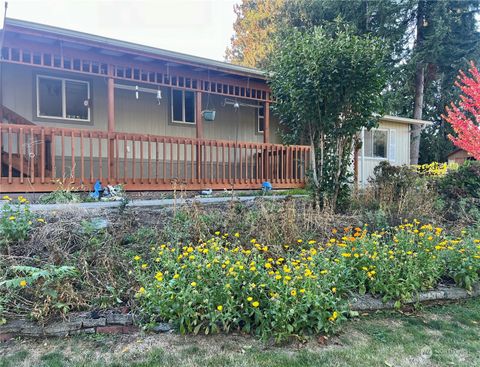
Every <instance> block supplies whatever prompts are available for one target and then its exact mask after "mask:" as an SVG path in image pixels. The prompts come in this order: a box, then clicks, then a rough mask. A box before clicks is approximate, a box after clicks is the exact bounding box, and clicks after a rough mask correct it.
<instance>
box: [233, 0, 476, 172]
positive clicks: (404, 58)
mask: <svg viewBox="0 0 480 367" xmlns="http://www.w3.org/2000/svg"><path fill="white" fill-rule="evenodd" d="M245 3H248V4H250V7H245V8H244V9H243V12H240V14H243V15H242V16H240V15H239V16H238V17H237V22H236V23H235V26H236V28H235V29H236V34H235V36H234V37H233V38H232V40H235V41H236V43H234V42H233V41H232V46H231V48H230V52H232V53H237V52H238V53H240V54H243V50H247V51H246V52H245V53H246V54H248V55H249V56H248V57H245V60H242V59H241V58H239V59H237V60H236V61H235V60H234V61H235V62H238V63H243V64H244V65H247V66H256V67H263V66H264V65H265V60H266V59H267V58H268V50H273V37H272V34H273V35H275V34H277V33H279V32H282V31H283V30H284V29H290V27H295V28H298V29H302V30H308V29H312V28H313V27H315V26H322V27H324V28H325V29H328V27H331V26H332V24H333V27H335V25H334V23H335V20H337V19H339V18H340V19H342V22H343V23H345V24H348V25H349V26H350V27H351V29H352V31H353V32H354V33H355V34H357V35H364V34H367V35H371V36H375V37H379V38H381V39H382V40H383V42H384V43H385V47H386V48H387V50H388V55H387V58H386V60H385V61H386V64H387V66H388V67H389V68H390V73H389V75H388V83H387V85H388V86H387V90H386V93H385V94H384V98H385V111H386V112H387V113H389V114H392V115H401V116H408V117H415V118H419V119H425V120H430V121H433V122H434V126H432V127H429V128H428V129H426V130H423V131H422V130H421V129H416V128H414V129H413V130H412V139H411V155H412V156H411V161H412V162H414V163H415V162H417V161H418V159H419V157H420V160H421V161H422V162H428V161H432V160H440V161H443V160H445V159H446V156H447V154H448V153H449V151H450V150H451V142H450V140H449V139H448V135H449V134H450V133H452V131H451V127H450V125H449V124H445V123H444V122H443V121H442V119H441V117H440V116H441V114H442V113H443V112H444V106H445V105H446V104H447V103H448V101H450V100H452V99H454V98H455V97H456V94H457V93H458V92H457V90H456V89H453V88H452V85H453V81H454V80H455V77H456V74H457V70H459V69H462V68H466V67H467V66H468V60H480V32H479V29H480V28H479V19H480V17H479V16H478V15H479V11H480V1H479V0H435V1H432V0H349V1H338V0H288V1H285V0H284V1H272V0H243V2H242V4H245ZM266 3H269V4H270V5H269V6H270V7H269V10H268V11H269V12H270V14H266V13H265V12H263V13H261V15H257V16H255V15H254V14H253V13H252V14H251V13H249V12H248V11H247V10H248V9H256V8H258V9H263V10H265V9H267V8H266V5H265V4H266ZM250 19H257V21H250ZM237 27H239V28H238V29H240V30H241V31H237ZM261 45H263V46H261ZM240 46H242V48H240ZM257 49H260V50H261V52H259V51H256V50H257ZM263 51H265V52H263ZM251 60H254V61H253V62H252V61H251ZM420 134H421V138H420ZM420 140H421V141H422V144H420Z"/></svg>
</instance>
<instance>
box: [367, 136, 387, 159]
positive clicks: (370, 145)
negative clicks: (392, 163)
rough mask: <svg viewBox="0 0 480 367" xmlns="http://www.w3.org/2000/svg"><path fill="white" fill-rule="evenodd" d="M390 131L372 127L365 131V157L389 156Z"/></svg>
mask: <svg viewBox="0 0 480 367" xmlns="http://www.w3.org/2000/svg"><path fill="white" fill-rule="evenodd" d="M387 146H388V131H386V130H376V129H372V130H370V131H366V130H365V131H364V152H365V157H371V158H387Z"/></svg>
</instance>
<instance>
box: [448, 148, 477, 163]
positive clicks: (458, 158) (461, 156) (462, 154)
mask: <svg viewBox="0 0 480 367" xmlns="http://www.w3.org/2000/svg"><path fill="white" fill-rule="evenodd" d="M469 159H473V157H472V156H471V155H470V154H469V153H468V152H466V151H465V150H463V149H459V150H457V151H455V152H453V153H451V154H450V155H449V156H448V164H451V163H457V164H460V165H462V164H463V163H465V161H467V160H469Z"/></svg>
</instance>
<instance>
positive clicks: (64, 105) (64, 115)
mask: <svg viewBox="0 0 480 367" xmlns="http://www.w3.org/2000/svg"><path fill="white" fill-rule="evenodd" d="M42 78H43V79H54V80H61V81H62V116H47V115H40V89H39V84H40V83H39V81H40V79H42ZM67 81H70V82H75V83H83V84H86V85H87V99H88V100H89V101H90V82H88V81H86V80H78V79H70V78H59V77H56V76H50V75H40V74H37V77H36V83H37V85H36V91H37V118H44V119H55V120H68V121H81V122H91V107H90V106H88V118H87V119H76V118H72V117H67V96H66V90H67V88H66V82H67Z"/></svg>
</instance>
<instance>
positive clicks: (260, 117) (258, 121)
mask: <svg viewBox="0 0 480 367" xmlns="http://www.w3.org/2000/svg"><path fill="white" fill-rule="evenodd" d="M262 107H263V115H260V111H261V110H262ZM261 119H263V128H264V129H263V130H260V120H261ZM264 132H265V105H260V106H259V107H258V108H257V134H263V133H264Z"/></svg>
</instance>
